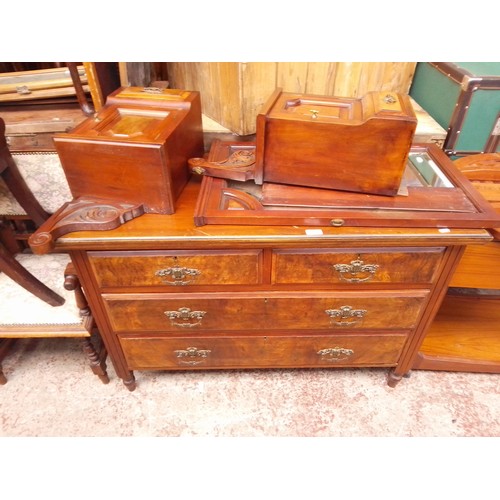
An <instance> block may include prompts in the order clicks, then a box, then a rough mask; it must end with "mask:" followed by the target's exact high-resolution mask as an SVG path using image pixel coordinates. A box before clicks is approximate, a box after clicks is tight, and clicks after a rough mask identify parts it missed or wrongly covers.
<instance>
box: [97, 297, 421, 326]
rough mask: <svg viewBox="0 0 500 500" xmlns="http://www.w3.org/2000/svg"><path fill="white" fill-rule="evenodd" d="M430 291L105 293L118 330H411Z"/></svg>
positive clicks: (113, 323)
mask: <svg viewBox="0 0 500 500" xmlns="http://www.w3.org/2000/svg"><path fill="white" fill-rule="evenodd" d="M427 295H428V291H427V290H411V291H408V290H405V291H376V292H349V291H345V292H335V293H334V292H287V293H276V292H254V293H214V294H159V293H158V294H157V293H151V294H103V299H104V304H105V307H106V310H107V314H108V318H109V320H110V322H111V326H112V328H113V330H114V331H115V332H153V331H154V332H165V333H167V332H172V333H175V334H179V332H186V333H190V334H196V333H197V332H203V331H210V332H215V333H217V332H223V331H226V332H227V331H236V330H238V331H243V332H244V331H264V332H265V331H271V330H292V331H293V330H295V331H297V330H330V331H331V330H335V329H346V328H349V329H353V328H355V329H358V328H359V329H388V328H390V329H398V330H401V329H410V328H413V327H414V326H415V324H416V322H417V319H418V317H419V315H420V312H421V309H422V307H423V306H424V304H425V301H426V298H427Z"/></svg>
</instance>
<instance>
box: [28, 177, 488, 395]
mask: <svg viewBox="0 0 500 500" xmlns="http://www.w3.org/2000/svg"><path fill="white" fill-rule="evenodd" d="M198 191H199V179H192V180H191V181H190V182H189V183H188V185H187V186H186V189H185V190H184V192H183V193H182V195H181V197H180V198H179V202H178V208H177V210H176V212H175V214H173V215H159V214H145V215H142V216H140V217H138V218H135V219H133V220H130V221H129V222H127V223H126V224H123V225H121V226H119V227H117V228H115V229H111V230H105V231H94V230H85V231H84V230H81V231H75V232H72V233H68V234H65V235H63V236H61V237H59V238H58V239H57V241H56V244H57V247H58V248H59V249H60V250H64V251H68V252H70V254H71V257H72V260H73V263H74V265H75V267H76V269H77V272H78V275H79V278H80V280H81V283H82V285H83V287H84V289H85V292H86V294H87V297H88V300H89V304H90V306H91V308H92V310H93V313H94V316H95V319H96V322H97V324H98V327H99V329H100V332H101V335H102V337H103V339H104V342H105V344H106V347H107V350H108V352H109V355H110V358H111V361H112V362H113V365H114V367H115V369H116V372H117V374H118V375H119V376H120V377H121V378H122V380H123V382H124V384H125V385H126V386H127V387H128V389H130V390H133V389H134V388H135V385H136V383H135V375H134V371H136V370H207V369H243V368H247V369H257V368H258V369H261V368H319V367H321V368H325V367H329V368H345V367H360V368H361V367H380V368H385V369H386V370H389V371H390V374H389V377H388V383H389V385H391V386H395V385H396V383H397V382H398V381H399V380H400V379H401V377H402V376H403V375H405V374H406V373H407V372H408V371H409V370H410V369H411V367H412V364H413V361H414V358H415V356H416V354H417V352H418V348H419V346H420V344H421V342H422V340H423V338H424V336H425V333H426V330H427V328H428V327H429V325H430V323H431V322H432V319H433V317H434V315H435V313H436V311H437V309H438V307H439V304H440V302H441V299H442V298H443V296H444V294H445V292H446V286H447V283H448V281H449V279H450V277H451V275H452V271H453V269H454V267H455V266H456V264H457V262H458V260H459V259H460V256H461V254H462V252H463V249H464V248H465V246H466V245H467V244H469V243H482V242H486V241H489V240H490V236H489V234H488V233H487V232H486V231H484V230H481V229H456V228H451V229H448V230H446V231H443V230H440V229H438V228H413V229H412V228H376V227H371V228H366V227H322V228H318V227H315V228H307V227H303V226H266V225H262V226H248V225H245V226H238V225H227V226H226V225H207V226H204V227H202V228H199V227H196V226H195V225H194V221H193V210H194V205H195V203H196V200H197V196H198ZM56 216H57V214H56ZM59 216H60V215H59ZM40 231H41V232H42V233H39V234H38V236H40V234H42V235H43V227H42V228H41V230H40ZM36 237H37V234H35V237H34V238H33V239H32V240H30V244H32V243H33V242H36ZM32 247H33V248H34V250H36V246H34V245H32Z"/></svg>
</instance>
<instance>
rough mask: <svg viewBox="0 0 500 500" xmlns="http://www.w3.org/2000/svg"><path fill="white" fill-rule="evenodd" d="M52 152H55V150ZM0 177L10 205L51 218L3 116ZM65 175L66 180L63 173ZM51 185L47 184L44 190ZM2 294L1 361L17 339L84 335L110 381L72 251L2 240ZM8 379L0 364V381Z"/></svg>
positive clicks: (0, 216)
mask: <svg viewBox="0 0 500 500" xmlns="http://www.w3.org/2000/svg"><path fill="white" fill-rule="evenodd" d="M54 156H55V157H56V158H57V155H56V154H55V153H54ZM61 172H62V169H61ZM0 180H1V181H2V186H1V187H2V189H0V196H2V195H3V196H5V197H9V196H10V197H11V198H10V199H8V200H7V203H6V205H7V206H8V207H11V208H12V207H14V212H18V213H19V212H23V210H24V214H25V216H26V217H27V218H29V219H30V220H32V221H33V223H34V224H35V227H37V226H40V225H41V224H42V223H43V222H44V221H45V220H47V219H48V217H49V216H50V213H49V211H47V210H46V209H45V208H43V207H42V205H41V204H40V202H39V201H38V199H37V198H36V196H35V195H34V194H33V192H32V191H31V189H30V187H29V186H28V183H27V182H26V180H25V178H24V176H23V175H22V173H21V172H20V170H19V168H18V166H17V164H16V161H15V160H14V158H13V156H12V154H11V153H10V151H9V149H8V147H7V143H6V140H5V123H4V121H3V120H2V119H1V118H0ZM62 180H63V181H64V182H65V178H64V174H63V173H62ZM3 188H5V189H3ZM51 188H52V186H44V189H45V190H50V189H51ZM62 192H63V195H62V199H60V200H58V204H60V205H62V204H63V203H64V202H65V201H67V198H68V197H70V196H71V195H70V193H69V188H67V184H66V186H63V188H62ZM21 215H22V214H21ZM13 216H15V215H12V214H6V213H1V212H0V226H1V225H2V224H4V225H6V224H8V218H9V217H13ZM64 277H65V280H64V287H63V286H62V284H61V283H63V278H64ZM68 292H74V294H72V293H68ZM0 296H1V297H2V300H1V301H0V339H3V340H2V341H1V343H0V363H1V361H2V359H3V358H4V357H5V356H6V355H7V353H8V352H9V350H10V348H11V345H12V342H13V341H14V339H19V338H34V337H35V338H38V337H53V338H57V337H80V338H82V342H83V349H84V352H85V353H86V354H87V356H88V357H89V359H90V364H91V367H92V370H93V371H94V373H95V374H96V375H98V376H99V378H100V379H101V380H102V381H103V382H104V383H107V382H108V381H109V379H108V375H107V372H106V365H105V358H106V350H105V349H104V348H101V349H100V353H98V352H97V350H96V349H95V347H94V345H93V343H92V341H91V337H92V336H93V337H98V332H97V331H96V329H95V324H94V321H93V317H92V314H91V313H90V310H89V308H88V305H87V303H86V300H85V296H84V293H83V291H82V290H81V288H80V285H79V281H78V278H77V276H76V274H75V273H74V272H73V270H72V266H71V261H70V258H69V256H68V255H66V254H51V255H47V256H38V255H32V254H23V253H21V254H18V255H13V253H11V252H10V251H9V249H8V248H6V246H5V245H4V244H3V243H2V242H1V241H0ZM54 306H57V307H54ZM6 381H7V379H6V377H5V375H4V374H3V372H2V369H1V366H0V384H4V383H6Z"/></svg>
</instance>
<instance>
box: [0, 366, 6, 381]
mask: <svg viewBox="0 0 500 500" xmlns="http://www.w3.org/2000/svg"><path fill="white" fill-rule="evenodd" d="M6 383H7V379H6V377H5V375H4V374H3V371H2V363H1V362H0V385H5V384H6Z"/></svg>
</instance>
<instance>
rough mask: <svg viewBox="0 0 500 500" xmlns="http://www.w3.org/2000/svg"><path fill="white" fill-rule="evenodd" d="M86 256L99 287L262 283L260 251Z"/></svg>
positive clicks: (99, 253)
mask: <svg viewBox="0 0 500 500" xmlns="http://www.w3.org/2000/svg"><path fill="white" fill-rule="evenodd" d="M88 257H89V262H90V265H91V266H92V269H93V271H94V275H95V276H96V279H97V282H98V285H99V286H100V287H101V288H105V287H134V286H164V287H166V288H172V289H174V288H176V287H179V286H198V285H256V284H260V283H261V282H262V251H261V250H237V251H225V250H221V251H218V250H213V251H206V252H203V251H201V252H199V251H177V252H174V251H165V252H89V253H88Z"/></svg>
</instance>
